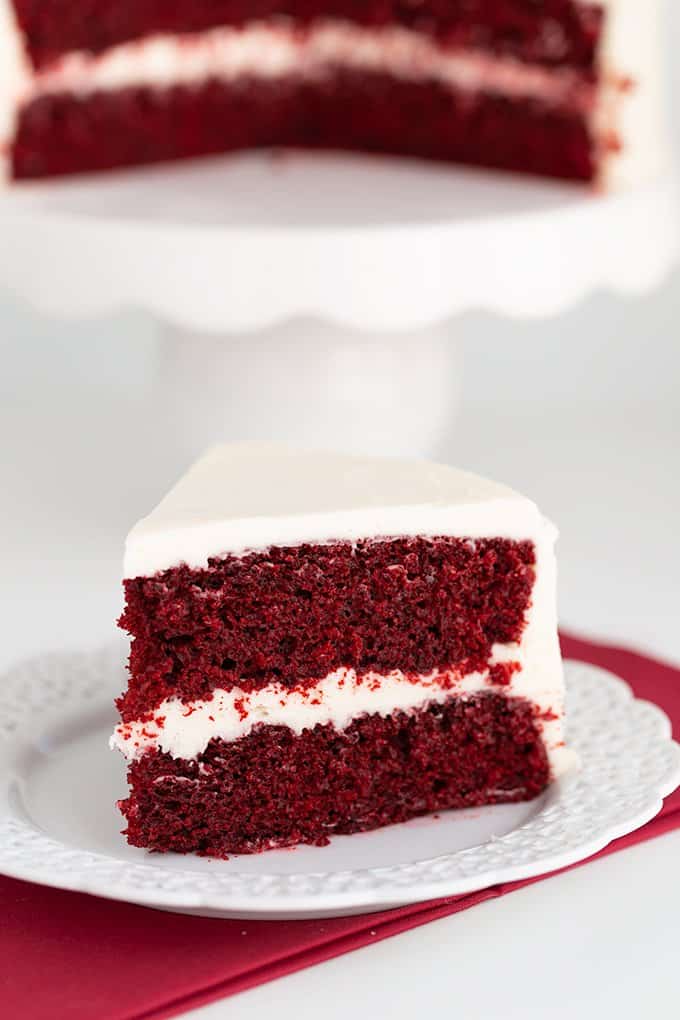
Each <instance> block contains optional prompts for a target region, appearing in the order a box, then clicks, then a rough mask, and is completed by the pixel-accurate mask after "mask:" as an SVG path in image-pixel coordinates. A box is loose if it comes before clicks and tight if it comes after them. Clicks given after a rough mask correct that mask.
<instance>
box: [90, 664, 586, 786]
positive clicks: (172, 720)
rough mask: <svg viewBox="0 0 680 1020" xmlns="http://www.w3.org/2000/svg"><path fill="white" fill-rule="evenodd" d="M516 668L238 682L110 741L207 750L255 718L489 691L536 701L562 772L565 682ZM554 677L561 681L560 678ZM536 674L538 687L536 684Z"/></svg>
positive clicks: (305, 717) (344, 722)
mask: <svg viewBox="0 0 680 1020" xmlns="http://www.w3.org/2000/svg"><path fill="white" fill-rule="evenodd" d="M516 675H517V677H518V680H517V681H516V682H513V681H512V680H511V683H510V685H503V686H495V685H494V684H493V683H491V682H490V680H489V675H488V670H485V671H483V672H478V673H468V674H467V675H465V676H463V677H458V676H456V675H454V674H449V673H446V672H438V671H433V672H432V673H430V674H427V675H423V676H421V677H419V678H417V679H416V678H414V677H410V676H409V677H407V676H405V675H404V674H403V673H401V672H400V671H399V670H393V671H392V672H390V673H387V674H379V673H366V674H363V675H362V676H361V677H358V676H357V674H356V671H355V670H354V669H345V668H340V669H336V670H334V671H333V672H332V673H329V674H328V675H327V676H326V677H324V678H323V680H320V681H318V682H317V683H315V684H312V685H311V686H309V687H297V688H294V689H293V690H289V689H288V688H286V687H283V686H282V685H281V684H279V683H271V684H267V686H266V687H262V688H260V689H259V690H254V691H244V690H242V689H241V688H238V687H237V688H232V689H231V690H229V691H223V690H216V691H214V692H213V694H212V696H211V697H210V698H206V699H201V700H197V701H191V702H182V701H180V700H179V699H177V698H170V699H166V700H165V701H163V702H162V704H160V705H159V706H158V708H156V709H155V710H154V712H153V715H152V716H151V717H150V718H149V719H145V720H143V721H136V722H131V723H120V724H119V725H118V726H117V727H116V729H115V731H114V733H113V736H112V737H111V739H110V742H109V743H110V746H111V748H112V749H114V750H118V751H121V752H122V754H123V755H124V756H125V757H126V758H127V759H128V761H134V760H135V759H137V758H140V757H142V756H143V755H144V754H145V753H146V752H147V751H149V750H155V749H157V750H159V751H160V752H162V753H164V754H169V755H170V756H171V757H172V758H181V759H184V760H187V759H194V758H197V757H198V756H199V755H200V754H202V753H203V751H205V749H206V748H207V746H208V744H209V743H210V741H211V740H213V739H218V740H223V741H226V742H230V741H234V740H240V739H241V738H242V737H245V736H247V735H248V734H249V733H250V732H251V731H252V729H253V728H254V727H255V726H257V725H258V724H264V725H268V726H287V727H288V728H289V729H291V730H293V732H294V733H296V734H298V735H299V734H301V733H302V732H303V731H304V730H306V729H313V728H314V727H315V726H319V725H320V726H324V725H326V724H328V723H330V724H331V725H333V726H334V727H335V729H337V730H339V731H342V730H344V729H346V728H347V727H348V726H349V725H350V724H351V723H352V722H353V721H354V720H355V719H357V718H358V717H360V716H363V715H382V716H389V715H392V713H394V712H409V711H413V710H418V709H423V708H425V707H426V706H427V705H431V704H441V703H442V702H444V701H446V700H448V699H449V698H450V697H452V696H465V695H470V694H476V693H479V692H480V691H486V692H494V693H501V694H503V695H505V696H509V697H522V698H526V699H528V700H529V701H531V703H532V704H533V706H534V707H535V713H536V725H537V727H538V729H539V732H540V733H541V737H542V740H543V743H544V745H545V748H546V751H547V754H548V760H549V762H550V768H551V773H552V775H553V777H557V776H560V775H562V774H564V772H566V771H567V770H568V769H569V768H570V767H571V766H572V764H573V762H574V755H573V753H572V752H571V751H569V750H567V748H565V746H564V739H563V732H562V715H563V711H564V704H563V700H564V699H563V692H562V688H561V684H560V683H559V682H557V683H554V682H553V684H552V685H551V683H550V679H551V678H550V676H549V675H547V674H545V675H544V674H542V673H541V674H540V675H537V674H536V673H535V672H534V673H533V674H532V672H531V671H530V670H529V671H525V670H521V671H520V672H519V673H518V674H516ZM530 678H531V679H530ZM555 679H556V680H558V681H559V677H553V680H555ZM536 680H537V681H538V682H539V685H540V689H535V688H534V681H536Z"/></svg>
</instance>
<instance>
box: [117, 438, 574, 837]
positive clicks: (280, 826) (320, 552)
mask: <svg viewBox="0 0 680 1020" xmlns="http://www.w3.org/2000/svg"><path fill="white" fill-rule="evenodd" d="M554 541H555V530H554V528H553V526H552V525H551V524H550V523H548V522H547V521H546V520H545V519H544V518H543V517H542V516H541V514H540V513H539V511H538V509H537V508H536V506H535V505H534V504H533V503H531V502H530V501H529V500H527V499H524V498H523V497H521V496H519V495H517V494H516V493H514V492H512V491H511V490H509V489H507V488H505V487H503V486H501V485H496V484H495V483H492V482H488V481H485V480H484V479H481V478H477V477H475V476H474V475H469V474H466V473H463V472H460V471H456V470H454V469H452V468H449V467H444V466H440V465H433V464H428V463H425V462H403V461H399V460H391V459H359V458H354V457H348V456H341V455H330V454H325V453H323V454H322V453H311V452H305V451H300V450H296V449H293V448H289V447H285V446H283V447H282V446H277V445H269V444H260V443H244V444H234V445H229V446H222V447H216V448H215V449H213V450H211V451H210V452H209V453H208V454H206V456H205V457H203V458H202V459H201V460H200V461H199V462H198V463H197V464H196V465H195V466H194V467H193V468H192V469H191V470H190V471H189V473H188V474H187V475H186V476H185V477H184V478H183V479H182V480H181V481H180V482H179V483H178V484H177V486H176V487H175V488H174V489H173V490H172V491H171V492H170V493H169V495H168V496H166V498H165V499H164V500H163V501H162V502H161V503H160V505H159V506H158V507H157V508H156V510H154V511H153V513H152V514H151V515H150V516H149V517H147V518H145V519H144V520H142V521H141V522H140V523H139V524H138V525H137V526H136V527H135V528H134V529H133V530H132V532H131V534H130V535H129V538H128V542H127V551H126V560H125V574H126V580H125V593H126V607H125V612H124V614H123V617H122V621H121V622H122V626H123V627H124V628H125V629H126V630H127V631H128V632H129V633H130V634H131V636H132V651H131V657H130V680H129V686H128V689H127V691H126V692H125V693H124V694H123V695H122V696H121V698H120V700H119V709H120V712H121V716H122V721H121V723H120V725H119V726H118V727H117V729H116V731H115V734H114V736H113V738H112V745H113V746H115V747H116V748H118V749H119V750H121V751H122V752H123V753H124V754H125V755H126V757H127V759H128V762H129V782H130V795H129V798H128V799H127V800H126V801H124V802H123V803H122V805H121V807H122V810H123V813H124V815H125V817H126V819H127V836H128V839H129V841H130V842H131V843H133V844H135V845H137V846H143V847H148V848H151V849H155V850H177V851H196V852H199V853H204V854H214V855H225V854H229V853H235V852H236V853H239V852H250V851H256V850H263V849H267V848H270V847H274V846H281V845H290V844H294V843H299V842H304V843H319V844H322V843H325V842H326V841H327V840H328V838H329V836H331V835H333V834H336V833H351V832H356V831H359V830H365V829H371V828H375V827H377V826H381V825H386V824H389V823H392V822H400V821H404V820H406V819H408V818H411V817H414V816H416V815H420V814H424V813H427V812H432V811H438V810H442V809H446V808H455V807H462V806H470V805H481V804H493V803H499V802H506V801H519V800H525V799H528V798H531V797H534V796H536V795H537V794H539V793H540V792H541V791H542V790H543V789H545V787H546V786H547V785H548V783H549V782H550V781H551V780H552V779H554V778H556V777H558V776H560V775H561V774H562V773H563V772H564V771H565V769H567V768H568V767H569V765H570V763H571V755H570V752H569V751H567V750H566V749H565V747H564V741H563V685H562V667H561V661H560V655H559V649H558V642H557V630H556V615H555V558H554V551H553V545H554Z"/></svg>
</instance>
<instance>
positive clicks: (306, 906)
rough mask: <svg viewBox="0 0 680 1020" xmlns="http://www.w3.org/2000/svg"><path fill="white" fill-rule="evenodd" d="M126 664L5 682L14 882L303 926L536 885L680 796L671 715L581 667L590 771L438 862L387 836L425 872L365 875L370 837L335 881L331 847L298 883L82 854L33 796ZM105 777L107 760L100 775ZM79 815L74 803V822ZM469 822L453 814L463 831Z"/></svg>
mask: <svg viewBox="0 0 680 1020" xmlns="http://www.w3.org/2000/svg"><path fill="white" fill-rule="evenodd" d="M122 661H123V657H122V655H121V649H120V647H118V646H116V647H114V648H110V649H106V650H101V651H99V652H94V653H77V654H74V655H52V656H45V657H43V658H41V659H37V660H33V661H31V662H27V663H23V664H21V665H20V666H18V667H16V668H15V669H14V670H12V671H10V672H9V673H8V674H7V675H6V676H5V677H4V678H3V685H2V691H3V695H2V699H1V700H2V712H1V713H0V873H3V874H5V875H9V876H11V877H14V878H20V879H24V880H26V881H33V882H37V883H40V884H44V885H49V886H53V887H56V888H61V889H67V890H72V891H77V892H85V893H91V894H94V895H98V896H102V897H105V898H110V899H119V900H125V901H128V902H131V903H136V904H139V905H146V906H149V907H155V908H158V909H163V910H171V911H175V912H182V913H190V914H199V915H204V916H217V917H238V918H243V919H247V918H250V919H258V918H259V919H267V918H270V919H276V918H281V919H283V918H286V919H292V918H314V917H316V918H321V917H331V916H342V915H349V914H357V913H370V912H373V911H378V910H384V909H387V908H390V907H397V906H402V905H405V904H409V903H417V902H424V901H426V900H430V899H435V898H439V897H442V896H453V895H460V894H464V893H469V892H473V891H476V890H478V889H482V888H486V887H488V886H490V885H495V884H498V883H500V882H508V881H514V880H518V879H524V878H531V877H535V876H538V875H541V874H546V873H548V872H551V871H555V870H557V869H559V868H562V867H566V866H567V865H569V864H574V863H576V862H578V861H581V860H584V859H585V858H587V857H589V856H591V855H592V854H593V853H596V852H597V851H598V850H601V849H602V848H603V847H605V846H606V845H607V844H608V843H610V842H611V841H612V840H614V839H616V838H617V837H620V836H623V835H625V834H627V833H629V832H631V831H633V830H634V829H637V828H639V827H640V826H642V825H644V824H645V823H646V822H647V821H649V820H650V819H651V818H653V817H654V816H655V815H656V814H657V813H658V811H659V810H660V808H661V806H662V801H663V798H664V797H665V796H667V795H668V794H669V793H671V792H672V791H673V790H674V789H675V788H676V787H677V786H678V785H680V745H679V744H676V743H675V742H674V741H673V740H672V739H671V726H670V722H669V720H668V718H667V716H666V715H665V714H664V713H663V712H662V711H661V710H660V709H659V708H658V707H657V706H655V705H652V704H651V703H649V702H645V701H641V700H639V699H635V698H634V697H633V696H632V693H631V691H630V689H629V688H628V686H627V685H626V684H625V683H624V681H622V680H620V679H619V678H617V677H615V676H613V675H612V674H610V673H608V672H606V671H604V670H601V669H599V668H597V667H594V666H591V665H589V664H586V663H576V662H567V663H566V675H567V691H568V699H569V710H570V716H569V718H570V733H569V740H570V744H571V745H572V746H574V747H575V748H576V749H577V751H578V753H579V755H580V757H581V767H580V769H579V770H578V772H577V773H575V774H572V775H569V776H567V777H565V778H564V779H563V780H561V781H559V782H558V783H555V784H554V785H553V786H552V787H551V788H550V789H549V791H548V792H547V794H546V795H544V797H543V798H541V799H539V801H537V802H534V803H535V804H536V805H537V807H536V810H535V812H534V813H533V814H531V815H530V816H529V817H528V818H526V820H525V821H524V822H522V823H521V824H519V825H518V826H517V827H515V828H510V829H509V830H508V831H505V832H504V833H503V834H502V835H501V836H500V837H496V836H492V837H491V838H490V839H489V838H487V839H486V841H485V842H483V843H480V844H478V845H476V846H467V847H466V848H465V849H462V850H456V851H454V852H450V853H440V854H439V855H438V856H435V857H431V856H430V857H428V840H429V837H430V836H431V834H432V830H429V829H428V828H427V826H424V827H422V828H418V829H415V830H414V829H411V830H409V831H408V832H406V830H405V828H404V827H403V826H393V827H391V829H390V830H382V831H383V833H385V832H386V833H387V839H388V841H389V840H390V839H392V838H394V839H395V840H403V839H404V838H406V839H408V840H410V841H411V842H410V844H409V845H412V846H413V847H414V852H413V859H412V860H409V861H408V862H407V863H403V862H402V863H397V864H391V865H387V866H377V867H376V866H374V865H373V866H369V867H363V866H362V865H361V852H359V857H358V863H357V849H358V848H360V847H363V846H364V845H366V844H360V843H357V841H358V840H362V839H365V838H366V834H359V835H358V836H351V837H340V840H342V841H344V842H343V844H342V845H343V847H346V848H350V847H351V850H352V852H351V854H350V855H349V856H350V858H351V860H352V862H353V863H352V866H351V867H349V868H347V869H341V870H337V871H329V872H326V873H324V872H323V870H320V868H319V867H318V866H317V862H323V854H324V850H323V849H321V850H315V851H314V853H315V856H314V857H313V858H312V861H313V866H312V867H308V866H307V864H306V861H302V866H301V867H300V869H299V870H298V871H293V872H288V873H287V872H285V871H284V872H277V873H274V872H273V871H271V870H268V867H269V866H268V863H267V862H268V860H271V855H270V854H267V853H265V854H260V855H257V857H250V858H248V861H249V867H250V870H249V871H247V872H239V871H237V870H233V869H234V868H235V867H238V861H239V858H236V857H235V858H232V861H231V862H230V868H231V870H229V871H228V872H227V871H226V870H225V871H223V872H220V865H221V862H210V863H215V864H216V865H217V867H216V868H215V869H214V871H213V872H212V873H211V872H210V870H206V869H205V867H204V869H203V870H202V871H197V870H195V869H196V865H195V864H194V865H193V866H192V862H193V861H195V858H189V857H188V858H177V857H175V856H174V855H172V856H173V857H174V866H173V867H169V866H168V865H167V863H164V860H165V859H164V858H163V856H162V855H153V856H150V855H146V854H144V853H143V852H140V851H138V850H135V851H128V848H127V846H126V844H125V843H124V840H123V837H122V836H116V839H117V841H118V845H113V844H112V846H111V850H112V852H111V853H110V854H107V853H102V852H93V851H92V850H91V849H85V848H83V847H79V846H78V845H77V839H76V842H74V843H69V841H68V839H64V838H63V829H62V832H61V835H58V836H55V835H54V834H52V835H51V834H50V833H49V831H45V828H44V826H42V824H41V822H40V821H38V822H36V821H35V820H33V819H32V817H31V808H30V807H27V806H26V791H27V790H29V792H30V784H31V781H32V779H31V776H32V772H31V768H32V765H34V764H35V761H36V754H38V757H41V758H42V759H43V760H45V756H47V758H48V759H49V756H50V755H51V754H53V753H54V752H55V750H56V749H58V748H62V749H63V748H66V749H67V758H68V752H69V750H70V748H71V746H72V744H71V743H69V741H71V742H74V741H76V740H77V738H78V736H79V734H80V733H82V732H83V731H84V730H86V728H87V719H88V718H92V713H93V711H94V710H102V709H103V708H104V707H106V708H107V710H108V706H109V704H110V697H111V695H112V693H114V692H115V691H117V690H119V689H120V686H121V678H122ZM37 713H39V714H40V718H41V723H42V726H41V727H40V730H39V731H36V730H35V728H33V730H32V732H29V727H28V726H27V723H28V722H29V721H31V722H32V721H34V720H35V718H36V714H37ZM57 731H58V732H59V737H58V738H55V737H54V734H55V733H56V732H57ZM98 747H99V744H97V749H98ZM86 753H90V752H86ZM107 754H108V752H107ZM104 760H105V759H103V758H102V761H104ZM81 767H82V762H81ZM96 769H97V764H96V762H95V763H93V772H96ZM77 799H78V798H75V800H77ZM28 801H29V802H30V796H28ZM77 807H78V805H77V804H76V805H75V807H74V805H72V804H69V810H76V811H77ZM111 810H112V812H113V811H114V808H113V804H112V805H111ZM488 810H489V809H481V811H482V812H484V811H488ZM491 810H494V809H491ZM478 814H479V813H478ZM455 816H456V813H455V812H450V813H448V816H447V817H448V820H449V823H450V822H451V819H453V820H454V822H455ZM410 824H411V823H407V826H408V825H410ZM436 824H439V823H438V822H437V823H436ZM369 835H370V834H369ZM333 842H335V841H333ZM388 845H389V844H388ZM430 852H431V851H430ZM126 854H129V857H128V858H126ZM134 855H137V856H134ZM374 856H375V855H374ZM336 859H337V858H336ZM241 860H243V858H241ZM148 861H153V863H152V864H149V863H147V862H148ZM185 861H186V862H187V864H186V867H184V862H185ZM178 862H179V863H178ZM253 862H254V865H253ZM296 864H297V862H296ZM201 866H203V865H201ZM253 867H254V870H253ZM321 867H323V864H322V863H321Z"/></svg>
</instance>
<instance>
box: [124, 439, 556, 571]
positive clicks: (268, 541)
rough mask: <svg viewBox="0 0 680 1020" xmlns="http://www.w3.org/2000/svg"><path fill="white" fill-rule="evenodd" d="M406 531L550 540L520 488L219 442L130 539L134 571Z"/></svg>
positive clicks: (406, 466) (420, 468)
mask: <svg viewBox="0 0 680 1020" xmlns="http://www.w3.org/2000/svg"><path fill="white" fill-rule="evenodd" d="M400 535H403V536H408V535H424V536H427V535H430V536H433V535H459V536H464V537H467V538H483V537H503V538H511V539H532V540H534V541H536V542H537V543H538V542H539V541H543V540H545V539H546V538H547V539H548V540H549V541H550V542H551V543H552V541H554V537H555V529H554V527H553V526H552V525H551V524H550V523H549V522H547V521H546V520H545V518H544V517H542V515H541V513H540V512H539V510H538V508H537V507H536V505H535V504H534V503H532V502H531V501H530V500H528V499H525V498H524V497H523V496H520V495H519V494H518V493H516V492H514V491H513V490H512V489H509V488H507V487H506V486H504V485H500V484H498V483H496V482H491V481H488V480H487V479H485V478H480V477H478V476H477V475H473V474H469V473H468V472H465V471H460V470H457V469H455V468H452V467H448V466H446V465H443V464H432V463H429V462H427V461H417V460H412V461H409V460H399V459H396V458H394V459H393V458H388V457H354V456H349V455H346V454H340V453H329V452H325V451H312V450H303V449H299V448H296V447H293V446H287V445H284V444H278V443H263V442H242V443H230V444H225V445H222V446H215V447H213V448H212V449H210V450H208V452H207V453H206V454H205V455H204V456H203V457H201V458H200V460H198V461H197V462H196V463H195V464H194V465H193V466H192V467H191V468H190V470H189V471H188V472H187V474H186V475H184V477H183V478H181V479H180V480H179V482H178V483H177V484H176V485H175V486H174V488H173V489H171V490H170V492H169V493H168V495H167V496H166V497H165V498H164V499H163V500H162V501H161V502H160V503H159V505H158V506H157V507H156V509H155V510H153V511H152V512H151V514H149V516H148V517H145V518H143V519H142V520H141V521H140V522H139V523H138V524H136V525H135V527H134V528H133V529H132V531H131V532H130V534H129V535H128V539H127V543H126V552H125V567H124V572H125V576H126V577H139V576H143V575H151V574H155V573H157V572H158V571H161V570H165V569H167V568H169V567H173V566H176V565H178V564H180V563H186V564H187V565H188V566H190V567H201V566H205V565H206V564H207V561H208V559H209V558H210V557H214V556H221V555H227V554H231V555H241V554H242V553H244V552H247V551H249V550H253V549H265V548H267V547H268V546H272V545H299V544H301V543H303V542H327V541H355V540H357V539H359V538H370V537H394V536H400Z"/></svg>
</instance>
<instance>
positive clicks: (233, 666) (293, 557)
mask: <svg viewBox="0 0 680 1020" xmlns="http://www.w3.org/2000/svg"><path fill="white" fill-rule="evenodd" d="M534 565H535V552H534V546H533V544H532V543H531V542H528V541H524V542H513V541H510V540H507V539H479V540H477V541H474V542H472V541H470V540H467V539H462V538H448V537H444V538H398V539H383V540H362V541H359V542H357V543H355V544H352V543H349V542H335V543H330V544H328V545H300V546H295V547H289V548H271V549H268V550H266V551H263V552H253V553H249V554H248V555H245V556H242V557H236V556H226V557H224V558H222V559H211V560H210V561H209V565H208V566H207V567H206V568H204V569H192V568H189V567H187V566H179V567H175V568H171V569H169V570H165V571H163V572H161V573H159V574H156V575H155V576H153V577H138V578H134V579H131V580H127V581H126V582H125V593H126V607H125V611H124V613H123V616H122V617H121V621H120V623H121V626H122V627H124V628H125V629H126V630H127V631H128V632H129V633H130V634H131V635H132V638H133V641H132V651H131V656H130V672H131V675H130V682H129V687H128V690H127V691H126V693H125V694H124V695H123V696H122V697H121V698H120V700H119V702H118V705H119V708H120V711H121V714H122V717H123V719H124V720H126V721H130V720H133V719H138V718H141V717H142V716H143V715H144V713H146V712H148V711H149V709H150V708H154V707H157V706H158V705H159V704H160V703H161V702H162V701H163V700H164V699H165V698H167V697H173V696H176V697H179V698H181V699H182V700H184V701H191V700H196V699H200V698H206V697H209V696H210V693H211V692H212V691H213V690H214V689H216V688H221V689H223V690H229V689H231V688H233V687H235V686H238V687H241V688H243V689H245V690H246V691H247V690H254V689H258V688H261V687H263V686H265V685H267V684H269V683H272V682H279V683H281V684H282V685H284V686H285V687H287V688H289V689H292V688H299V689H304V688H305V686H311V685H312V684H314V683H315V682H316V681H318V680H319V679H322V678H323V677H325V676H327V675H328V673H330V672H332V671H333V670H335V669H337V668H339V667H346V668H353V669H355V670H356V671H357V673H358V674H359V676H360V677H361V676H362V675H363V674H366V673H369V672H376V673H388V672H390V671H391V670H394V669H398V670H401V671H403V672H404V673H405V674H407V675H413V676H417V675H418V674H424V673H430V672H431V671H432V670H434V669H440V670H447V669H449V670H454V671H458V673H470V672H474V671H483V670H485V669H486V668H487V665H488V661H489V658H490V656H491V650H492V646H493V645H494V644H495V643H496V642H499V643H502V644H507V643H510V642H516V641H519V639H520V637H521V635H522V631H523V629H524V626H525V616H526V611H527V609H528V607H529V604H530V598H531V590H532V587H533V582H534Z"/></svg>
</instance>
